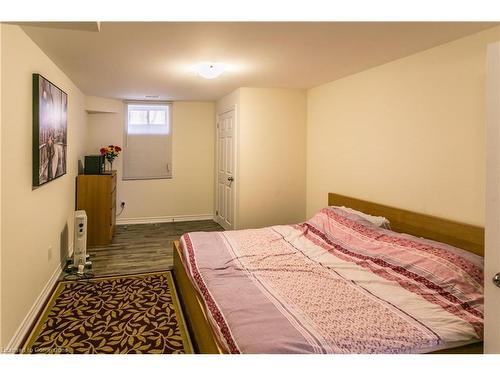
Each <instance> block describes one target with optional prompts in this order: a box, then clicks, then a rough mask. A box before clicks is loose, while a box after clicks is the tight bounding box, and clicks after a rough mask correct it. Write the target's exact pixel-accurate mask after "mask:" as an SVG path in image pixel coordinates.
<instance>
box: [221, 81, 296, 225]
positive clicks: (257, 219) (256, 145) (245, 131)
mask: <svg viewBox="0 0 500 375" xmlns="http://www.w3.org/2000/svg"><path fill="white" fill-rule="evenodd" d="M234 105H236V107H237V111H236V112H237V113H236V115H237V127H238V130H237V140H236V144H237V146H236V148H237V154H238V155H237V158H236V162H237V166H238V167H237V176H236V177H235V182H236V189H237V198H236V224H237V228H238V229H240V228H257V227H264V226H268V225H275V224H289V223H297V222H300V221H303V220H304V219H305V173H306V170H305V167H306V151H305V147H306V127H305V126H306V97H305V92H304V91H303V90H287V89H263V88H248V87H243V88H240V89H238V90H236V91H235V92H233V93H231V94H229V95H227V96H225V97H224V98H222V99H221V100H219V101H218V102H217V105H216V108H217V113H221V112H223V111H225V110H227V109H228V108H230V107H232V106H234Z"/></svg>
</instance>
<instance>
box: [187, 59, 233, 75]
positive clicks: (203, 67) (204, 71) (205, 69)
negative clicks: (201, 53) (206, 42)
mask: <svg viewBox="0 0 500 375" xmlns="http://www.w3.org/2000/svg"><path fill="white" fill-rule="evenodd" d="M194 71H195V72H196V73H198V75H199V76H200V77H203V78H206V79H214V78H217V77H219V76H220V75H221V74H222V73H224V72H225V71H226V66H225V65H224V64H221V63H214V62H210V61H204V62H201V63H199V64H197V65H195V66H194Z"/></svg>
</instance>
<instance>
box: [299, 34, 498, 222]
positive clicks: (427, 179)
mask: <svg viewBox="0 0 500 375" xmlns="http://www.w3.org/2000/svg"><path fill="white" fill-rule="evenodd" d="M498 30H499V28H498V27H497V28H494V29H489V30H486V31H484V32H481V33H478V34H474V35H472V36H469V37H466V38H462V39H459V40H456V41H454V42H451V43H447V44H444V45H441V46H438V47H435V48H432V49H429V50H427V51H423V52H420V53H417V54H415V55H412V56H409V57H406V58H403V59H399V60H396V61H393V62H390V63H388V64H385V65H382V66H378V67H375V68H373V69H369V70H366V71H364V72H361V73H359V74H355V75H352V76H349V77H346V78H343V79H339V80H337V81H334V82H331V83H327V84H325V85H321V86H318V87H315V88H312V89H310V90H309V91H308V94H307V111H308V118H307V215H308V216H311V215H313V214H314V213H315V212H316V211H317V210H319V209H320V208H322V207H324V206H325V205H326V204H327V193H328V192H336V193H339V194H345V195H349V196H353V197H356V198H361V199H367V200H371V201H374V202H378V203H382V204H387V205H391V206H396V207H400V208H405V209H409V210H413V211H417V212H421V213H426V214H431V215H436V216H440V217H444V218H449V219H453V220H458V221H462V222H465V223H470V224H477V225H484V220H485V218H484V215H485V213H484V212H485V208H484V206H485V203H484V202H485V201H484V199H485V125H484V124H485V75H486V73H485V69H486V45H487V44H488V43H490V42H492V41H495V40H498Z"/></svg>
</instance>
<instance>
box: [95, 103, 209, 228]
mask: <svg viewBox="0 0 500 375" xmlns="http://www.w3.org/2000/svg"><path fill="white" fill-rule="evenodd" d="M87 109H88V110H91V111H109V112H110V113H95V114H90V113H89V114H88V126H89V133H88V142H87V153H92V154H95V153H98V152H99V149H100V148H101V147H102V146H104V145H108V144H118V145H120V146H123V144H124V117H123V116H124V115H123V113H124V112H123V111H124V105H123V103H122V102H121V101H119V100H113V99H106V98H96V97H87ZM113 112H114V113H113ZM214 113H215V105H214V103H213V102H174V103H173V109H172V115H173V118H172V122H173V133H172V136H173V138H172V141H173V143H172V147H173V150H172V152H173V153H172V167H173V170H172V171H173V178H172V179H163V180H134V181H130V180H129V181H122V179H121V178H122V161H123V155H121V156H119V157H118V158H117V159H116V160H115V162H114V163H113V168H116V169H117V171H118V172H117V173H118V186H117V197H116V199H117V206H118V207H117V209H119V205H120V202H125V209H124V211H123V213H122V214H121V215H120V216H119V217H118V223H133V222H139V221H140V222H148V221H151V222H152V221H170V220H172V219H173V218H174V219H175V220H191V219H211V218H212V213H213V205H214V198H213V197H214V192H213V186H214V173H213V170H214V142H215V141H214V132H213V129H214V126H215V125H214V124H215V115H214Z"/></svg>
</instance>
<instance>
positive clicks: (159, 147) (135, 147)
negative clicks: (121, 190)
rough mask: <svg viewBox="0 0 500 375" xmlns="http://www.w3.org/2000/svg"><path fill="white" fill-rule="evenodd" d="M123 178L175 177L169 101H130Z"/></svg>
mask: <svg viewBox="0 0 500 375" xmlns="http://www.w3.org/2000/svg"><path fill="white" fill-rule="evenodd" d="M126 107H127V119H126V123H125V137H126V139H125V148H124V150H123V151H124V164H123V179H124V180H147V179H157V178H172V124H171V109H172V106H171V105H170V104H169V103H140V102H127V103H126Z"/></svg>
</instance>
